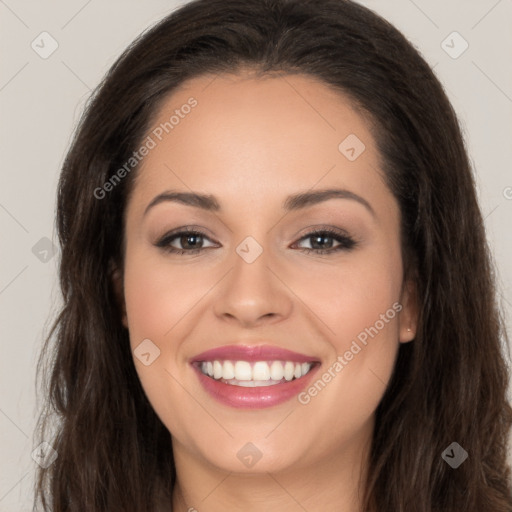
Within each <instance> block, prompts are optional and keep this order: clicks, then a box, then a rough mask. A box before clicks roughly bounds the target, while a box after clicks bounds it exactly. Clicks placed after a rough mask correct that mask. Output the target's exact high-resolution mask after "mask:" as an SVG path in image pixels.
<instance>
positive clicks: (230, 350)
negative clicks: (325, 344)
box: [191, 345, 319, 363]
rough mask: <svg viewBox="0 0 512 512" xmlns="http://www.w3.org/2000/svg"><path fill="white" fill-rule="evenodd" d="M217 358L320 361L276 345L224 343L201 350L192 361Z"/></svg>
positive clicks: (297, 361) (301, 361)
mask: <svg viewBox="0 0 512 512" xmlns="http://www.w3.org/2000/svg"><path fill="white" fill-rule="evenodd" d="M215 360H231V361H293V362H296V363H310V362H319V360H318V358H316V357H312V356H308V355H306V354H299V353H298V352H292V351H291V350H286V349H284V348H280V347H277V346H275V345H224V346H222V347H217V348H213V349H210V350H207V351H205V352H201V353H200V354H198V355H196V356H194V357H193V358H192V359H191V362H192V363H195V362H200V361H215Z"/></svg>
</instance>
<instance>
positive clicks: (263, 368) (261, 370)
mask: <svg viewBox="0 0 512 512" xmlns="http://www.w3.org/2000/svg"><path fill="white" fill-rule="evenodd" d="M252 379H253V380H269V379H270V368H269V367H268V363H266V362H265V361H258V362H257V363H255V364H254V368H253V369H252Z"/></svg>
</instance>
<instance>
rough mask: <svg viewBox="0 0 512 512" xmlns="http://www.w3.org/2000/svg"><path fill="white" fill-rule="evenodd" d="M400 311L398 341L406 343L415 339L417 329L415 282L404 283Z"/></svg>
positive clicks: (417, 310)
mask: <svg viewBox="0 0 512 512" xmlns="http://www.w3.org/2000/svg"><path fill="white" fill-rule="evenodd" d="M401 304H402V311H400V317H399V341H400V343H408V342H410V341H412V340H414V338H416V332H417V329H418V313H419V307H418V293H417V286H416V282H415V281H413V280H409V281H407V282H406V283H405V285H404V288H403V291H402V297H401Z"/></svg>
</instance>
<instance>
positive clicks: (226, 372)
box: [222, 361, 235, 379]
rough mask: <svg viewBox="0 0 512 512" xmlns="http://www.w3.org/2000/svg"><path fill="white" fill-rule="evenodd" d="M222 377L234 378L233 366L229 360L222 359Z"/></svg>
mask: <svg viewBox="0 0 512 512" xmlns="http://www.w3.org/2000/svg"><path fill="white" fill-rule="evenodd" d="M222 378H223V379H234V378H235V367H234V366H233V363H232V362H231V361H224V369H223V370H222Z"/></svg>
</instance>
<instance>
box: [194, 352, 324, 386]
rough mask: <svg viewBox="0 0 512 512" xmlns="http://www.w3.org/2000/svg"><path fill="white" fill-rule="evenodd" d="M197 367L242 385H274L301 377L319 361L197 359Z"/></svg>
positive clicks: (223, 379)
mask: <svg viewBox="0 0 512 512" xmlns="http://www.w3.org/2000/svg"><path fill="white" fill-rule="evenodd" d="M195 364H196V366H197V368H198V369H199V370H200V371H201V373H203V374H204V375H206V376H207V377H210V378H211V379H213V380H216V381H219V382H222V383H223V384H229V385H231V386H240V387H251V388H256V387H264V386H274V385H276V384H281V383H284V382H290V381H293V380H297V379H300V378H301V377H304V376H305V375H307V374H308V373H309V372H310V371H311V369H312V368H313V367H314V366H315V365H317V364H318V363H316V362H314V361H311V362H308V363H298V362H293V361H280V360H275V361H243V360H237V361H234V360H217V359H215V360H213V361H197V362H196V363H195Z"/></svg>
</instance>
